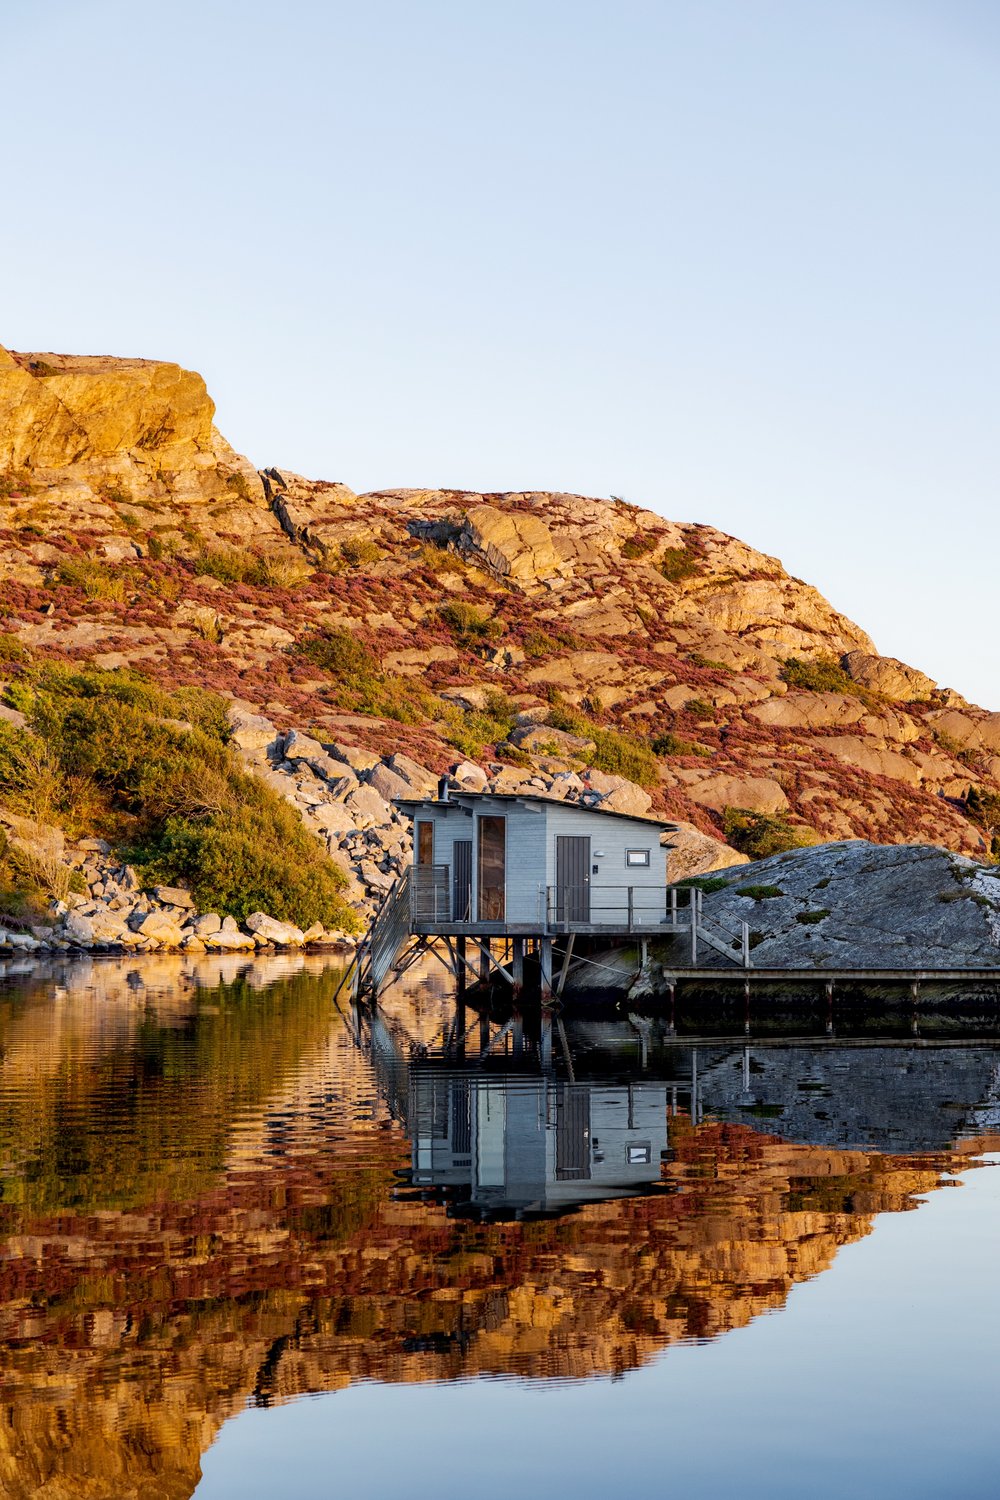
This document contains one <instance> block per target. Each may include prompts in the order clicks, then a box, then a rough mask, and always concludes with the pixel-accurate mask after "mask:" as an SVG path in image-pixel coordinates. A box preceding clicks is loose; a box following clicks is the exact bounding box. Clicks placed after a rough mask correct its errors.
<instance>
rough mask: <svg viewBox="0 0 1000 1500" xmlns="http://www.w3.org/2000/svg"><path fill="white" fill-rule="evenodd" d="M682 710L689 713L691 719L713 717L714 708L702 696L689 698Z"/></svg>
mask: <svg viewBox="0 0 1000 1500" xmlns="http://www.w3.org/2000/svg"><path fill="white" fill-rule="evenodd" d="M684 712H685V713H687V714H690V715H691V717H692V718H693V719H714V718H715V709H714V708H713V707H712V705H711V703H706V701H705V699H704V698H689V699H688V701H687V702H686V703H685V705H684Z"/></svg>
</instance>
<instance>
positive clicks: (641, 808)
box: [583, 770, 653, 818]
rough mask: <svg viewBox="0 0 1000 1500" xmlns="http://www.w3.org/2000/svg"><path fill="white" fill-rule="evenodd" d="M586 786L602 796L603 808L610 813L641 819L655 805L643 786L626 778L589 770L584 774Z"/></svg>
mask: <svg viewBox="0 0 1000 1500" xmlns="http://www.w3.org/2000/svg"><path fill="white" fill-rule="evenodd" d="M583 780H584V784H585V786H587V787H589V788H590V789H591V790H592V791H595V792H599V793H600V795H601V804H600V805H601V807H602V808H606V809H607V811H608V812H620V813H628V814H629V815H630V816H631V817H637V818H641V817H643V816H644V815H645V814H646V813H648V811H649V809H650V808H651V807H652V805H653V799H652V797H651V796H650V795H649V793H648V792H644V791H643V789H642V787H641V786H636V784H635V782H634V781H629V780H628V778H627V777H625V776H609V775H608V774H607V773H606V772H604V771H595V770H589V771H586V772H585V773H584V778H583Z"/></svg>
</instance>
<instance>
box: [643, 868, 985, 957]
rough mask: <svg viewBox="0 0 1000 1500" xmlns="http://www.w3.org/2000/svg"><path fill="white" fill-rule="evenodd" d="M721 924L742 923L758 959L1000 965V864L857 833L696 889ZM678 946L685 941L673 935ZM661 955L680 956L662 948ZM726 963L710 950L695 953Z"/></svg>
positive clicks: (735, 928) (731, 928)
mask: <svg viewBox="0 0 1000 1500" xmlns="http://www.w3.org/2000/svg"><path fill="white" fill-rule="evenodd" d="M703 907H704V913H705V916H706V918H708V919H709V920H710V921H711V922H712V923H713V924H716V925H717V926H718V927H719V928H721V929H723V930H724V931H726V932H732V933H734V934H735V933H737V932H739V930H740V926H741V924H742V923H743V922H747V923H749V925H750V928H751V932H752V938H751V942H752V944H753V949H752V962H753V964H754V966H755V967H757V968H769V967H775V968H779V967H788V968H804V969H813V968H815V969H824V968H829V969H849V968H866V969H867V968H872V969H879V968H883V969H891V968H919V969H960V968H993V969H996V968H997V967H998V966H1000V869H998V868H997V867H995V866H986V867H984V866H981V865H977V864H974V863H973V862H972V861H971V860H967V859H963V858H962V857H960V856H959V855H955V854H952V853H950V852H949V851H948V850H946V849H935V848H927V847H923V846H908V845H897V846H896V847H892V848H887V847H884V846H879V845H875V844H868V843H864V842H861V841H858V842H851V843H836V844H824V845H820V846H818V847H816V848H813V849H798V850H795V851H793V852H790V853H787V854H779V855H776V856H775V857H773V858H771V859H764V860H758V861H756V862H755V863H753V864H748V865H745V866H743V867H742V868H741V869H740V870H738V871H733V872H732V874H731V875H730V876H729V879H728V883H727V884H726V885H725V886H724V887H723V888H722V889H719V890H708V891H706V892H705V894H704V897H703ZM680 946H681V947H683V944H681V945H680ZM663 957H664V961H665V962H667V963H668V964H674V963H675V962H678V961H679V962H681V963H684V962H685V959H684V955H683V954H681V953H680V949H678V956H677V958H675V957H673V956H671V954H670V953H668V952H665V954H664V955H663ZM702 960H704V962H705V963H707V964H709V965H710V966H713V965H716V964H718V965H721V966H725V962H726V961H725V959H724V958H722V956H721V955H719V954H715V953H714V952H713V951H712V950H708V952H706V953H703V954H702V955H701V957H700V960H699V961H702Z"/></svg>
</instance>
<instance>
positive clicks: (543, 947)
mask: <svg viewBox="0 0 1000 1500" xmlns="http://www.w3.org/2000/svg"><path fill="white" fill-rule="evenodd" d="M539 958H540V960H541V970H542V1004H543V1005H551V1003H552V939H551V938H550V937H543V938H542V940H541V942H540V943H539Z"/></svg>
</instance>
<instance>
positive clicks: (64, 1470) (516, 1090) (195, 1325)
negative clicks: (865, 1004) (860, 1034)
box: [0, 959, 1000, 1500]
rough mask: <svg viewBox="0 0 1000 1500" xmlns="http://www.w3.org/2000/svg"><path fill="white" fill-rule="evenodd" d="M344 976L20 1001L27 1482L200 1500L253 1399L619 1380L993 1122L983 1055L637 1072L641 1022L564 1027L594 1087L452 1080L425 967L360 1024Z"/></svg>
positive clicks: (102, 968) (6, 1226)
mask: <svg viewBox="0 0 1000 1500" xmlns="http://www.w3.org/2000/svg"><path fill="white" fill-rule="evenodd" d="M332 980H335V975H333V974H332V972H330V971H328V972H324V971H323V966H322V963H321V962H319V961H316V962H314V961H312V960H310V961H308V962H303V961H302V960H299V961H298V962H297V963H291V964H289V963H285V962H280V961H279V962H278V963H277V964H276V966H275V967H274V968H269V967H268V965H267V964H265V963H262V962H259V961H257V962H254V963H253V964H250V965H247V964H246V963H245V961H240V962H239V963H237V964H235V965H232V966H231V967H230V968H228V969H226V970H225V971H219V970H214V969H211V968H205V967H202V968H199V967H198V966H197V965H194V966H192V965H191V963H190V962H186V961H184V960H180V959H178V960H170V961H151V962H149V963H147V962H143V963H136V962H135V961H127V962H122V963H117V962H115V963H111V962H109V963H106V964H89V965H81V966H78V967H75V968H74V967H73V966H71V965H68V964H67V965H64V966H63V967H62V968H61V969H60V970H59V971H58V972H56V973H52V974H49V975H44V976H42V977H40V978H38V979H31V978H28V977H25V978H23V979H19V980H16V981H8V982H7V983H6V986H5V987H4V988H2V989H0V1048H2V1052H0V1163H2V1173H3V1192H2V1202H0V1234H2V1240H0V1380H2V1402H3V1409H4V1416H5V1421H4V1423H3V1425H2V1429H0V1433H2V1435H0V1490H2V1492H3V1493H4V1494H5V1495H10V1496H13V1497H28V1496H35V1495H39V1494H41V1495H43V1496H45V1497H47V1500H61V1497H64V1496H65V1497H70V1496H73V1497H78V1496H81V1495H86V1496H94V1497H96V1496H102V1497H103V1496H107V1497H111V1496H114V1497H116V1500H123V1497H129V1496H136V1497H138V1496H153V1495H156V1496H168V1497H174V1496H176V1497H178V1500H186V1497H188V1496H189V1495H190V1494H191V1493H192V1491H193V1490H194V1488H195V1486H196V1484H197V1480H198V1475H199V1466H200V1459H201V1455H202V1454H203V1452H204V1450H205V1449H206V1447H207V1446H208V1445H209V1444H210V1443H211V1442H212V1440H213V1438H214V1437H215V1435H216V1433H217V1432H218V1430H219V1428H220V1426H221V1425H222V1423H223V1422H224V1421H225V1420H226V1419H227V1418H228V1417H230V1416H231V1415H233V1414H234V1413H236V1412H238V1411H239V1410H240V1409H241V1408H243V1407H244V1406H245V1405H246V1404H247V1403H248V1402H249V1403H251V1404H255V1405H258V1406H268V1405H271V1404H274V1403H277V1402H281V1401H285V1400H288V1399H290V1398H292V1397H295V1396H298V1395H300V1394H303V1393H306V1392H314V1391H332V1390H337V1389H339V1388H341V1387H344V1386H347V1385H350V1384H352V1383H354V1382H357V1381H360V1380H372V1379H374V1380H379V1381H428V1380H456V1379H460V1378H468V1377H473V1376H477V1375H482V1374H490V1375H506V1376H510V1375H515V1376H522V1377H530V1378H532V1379H545V1380H549V1379H562V1380H566V1379H578V1378H580V1377H586V1376H591V1375H595V1374H597V1375H622V1374H624V1373H625V1372H627V1371H629V1370H631V1369H634V1368H637V1367H638V1366H640V1365H642V1364H643V1363H645V1362H646V1361H648V1360H650V1359H651V1358H652V1357H653V1356H654V1355H656V1354H658V1353H660V1352H661V1351H663V1350H664V1349H666V1348H668V1347H669V1346H670V1345H672V1344H675V1343H677V1342H679V1341H687V1340H707V1339H711V1338H714V1337H716V1336H718V1335H720V1334H722V1333H725V1332H726V1331H727V1330H730V1329H734V1328H738V1327H741V1326H744V1325H746V1324H747V1323H749V1322H750V1321H751V1320H752V1319H754V1318H755V1317H757V1316H758V1315H760V1314H761V1313H765V1312H768V1311H771V1310H775V1309H778V1308H781V1307H782V1306H783V1305H784V1303H785V1300H786V1298H787V1296H788V1293H789V1291H790V1289H791V1288H792V1287H793V1286H794V1285H795V1284H796V1283H797V1282H799V1281H803V1280H805V1279H808V1278H810V1277H813V1276H815V1275H817V1274H818V1273H819V1272H821V1271H823V1270H824V1269H825V1268H826V1267H828V1266H829V1265H830V1264H831V1262H832V1260H833V1258H834V1256H835V1255H836V1253H837V1251H838V1249H839V1248H840V1247H841V1246H842V1245H844V1244H847V1243H849V1242H851V1241H854V1240H857V1239H859V1238H860V1237H862V1236H864V1235H866V1234H867V1233H868V1232H869V1230H870V1228H871V1226H872V1223H873V1220H874V1216H875V1215H876V1214H878V1213H880V1212H885V1211H899V1210H906V1209H910V1208H913V1207H915V1206H916V1195H919V1194H926V1193H928V1192H930V1191H931V1190H933V1189H934V1188H936V1187H938V1186H940V1185H942V1183H943V1182H944V1181H947V1180H948V1176H949V1174H951V1173H952V1172H953V1171H954V1170H955V1169H956V1168H957V1166H958V1165H960V1164H967V1163H968V1161H969V1159H970V1158H971V1157H972V1156H973V1155H974V1154H975V1153H976V1152H978V1151H980V1150H982V1149H983V1146H984V1133H985V1132H987V1131H989V1130H991V1129H992V1128H994V1126H995V1124H996V1109H997V1101H998V1098H1000V1088H998V1077H997V1063H998V1057H1000V1053H998V1050H997V1047H996V1045H995V1044H994V1043H992V1042H986V1043H983V1044H981V1045H976V1046H972V1045H963V1046H948V1045H941V1046H918V1045H912V1044H903V1043H897V1044H893V1045H891V1046H885V1047H882V1046H878V1047H874V1046H872V1047H854V1046H850V1045H839V1044H831V1043H828V1042H824V1043H821V1044H817V1045H803V1044H798V1045H795V1046H785V1045H783V1044H780V1043H773V1042H772V1043H768V1044H751V1045H750V1046H749V1047H748V1048H747V1047H745V1046H744V1045H743V1043H742V1042H741V1043H739V1044H738V1045H729V1044H727V1043H724V1042H711V1043H702V1044H700V1045H699V1046H697V1047H694V1046H692V1045H690V1044H688V1043H684V1042H682V1041H677V1040H672V1041H671V1040H668V1039H661V1041H660V1043H659V1044H658V1045H652V1046H645V1045H644V1046H643V1048H641V1049H637V1050H636V1052H635V1056H634V1057H632V1056H631V1055H629V1056H628V1057H627V1058H625V1060H624V1061H623V1057H624V1054H622V1053H621V1052H620V1051H619V1050H618V1042H619V1041H620V1034H621V1033H623V1032H627V1031H628V1027H627V1025H626V1024H625V1023H622V1026H621V1027H618V1028H616V1029H615V1030H614V1033H613V1034H609V1037H608V1038H607V1041H608V1045H607V1047H606V1048H604V1049H603V1050H602V1045H603V1044H602V1043H601V1042H600V1039H598V1040H597V1041H595V1040H594V1038H593V1037H591V1038H590V1039H589V1040H588V1039H587V1038H585V1037H583V1036H582V1033H581V1037H580V1038H578V1039H577V1041H578V1042H579V1045H578V1046H577V1042H574V1039H573V1036H572V1033H571V1036H570V1043H571V1046H573V1047H575V1048H576V1056H577V1058H578V1060H579V1061H580V1062H581V1063H582V1064H583V1065H584V1066H583V1067H581V1068H580V1069H578V1072H577V1074H575V1075H574V1077H573V1078H572V1079H571V1078H570V1077H569V1076H568V1074H567V1071H566V1068H565V1066H564V1063H563V1062H562V1061H560V1060H559V1059H558V1058H557V1067H556V1069H555V1070H554V1071H552V1072H551V1073H549V1074H546V1075H543V1074H542V1073H540V1072H539V1071H538V1069H537V1068H535V1069H533V1068H532V1067H531V1066H530V1065H529V1062H528V1060H527V1058H525V1059H524V1061H523V1064H522V1065H518V1066H515V1060H514V1059H513V1057H512V1056H503V1055H501V1056H498V1057H496V1058H494V1059H491V1060H490V1061H489V1062H488V1063H487V1064H485V1065H483V1066H475V1065H473V1064H471V1063H469V1064H464V1065H462V1066H457V1065H455V1063H454V1061H452V1062H451V1063H447V1062H446V1061H445V1060H444V1059H443V1058H441V1057H440V1056H439V1054H438V1052H437V1050H436V1044H437V1043H438V1042H439V1040H440V1038H441V1036H442V1035H443V1034H445V1032H446V1030H447V1026H448V1022H449V1010H448V1004H447V1001H446V999H445V996H444V995H443V992H442V991H441V989H440V987H438V988H435V983H436V981H435V980H434V978H433V976H431V975H428V976H425V977H424V979H423V980H422V981H421V982H420V983H419V984H415V986H414V987H413V988H412V989H411V990H410V991H409V992H407V993H405V994H401V993H399V992H398V991H397V992H394V993H393V995H392V996H391V1000H390V1002H389V1004H390V1007H391V1010H392V1012H393V1015H392V1017H389V1016H386V1015H376V1016H368V1017H366V1018H361V1017H358V1016H355V1017H353V1018H350V1017H348V1018H347V1019H344V1018H342V1017H341V1016H340V1014H339V1013H337V1012H335V1011H333V1010H332V1008H331V1004H330V996H331V993H332V989H333V987H334V985H333V983H332V982H331V981H332ZM654 1040H655V1039H654ZM584 1044H586V1045H584ZM643 1062H644V1063H645V1067H644V1068H643V1066H642V1064H643ZM584 1071H585V1073H586V1076H585V1077H581V1076H579V1074H580V1073H582V1072H584Z"/></svg>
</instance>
